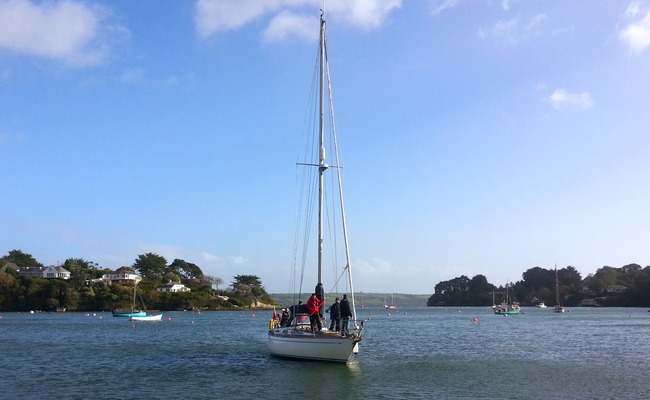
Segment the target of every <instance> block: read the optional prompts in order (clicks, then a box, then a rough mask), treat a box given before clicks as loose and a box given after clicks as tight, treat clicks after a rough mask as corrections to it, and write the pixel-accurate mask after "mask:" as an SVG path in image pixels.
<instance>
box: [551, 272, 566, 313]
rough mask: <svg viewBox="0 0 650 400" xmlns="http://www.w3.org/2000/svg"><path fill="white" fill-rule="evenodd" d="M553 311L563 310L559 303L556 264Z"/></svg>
mask: <svg viewBox="0 0 650 400" xmlns="http://www.w3.org/2000/svg"><path fill="white" fill-rule="evenodd" d="M553 312H557V313H563V312H564V307H562V303H560V282H559V281H558V279H557V265H556V266H555V307H553Z"/></svg>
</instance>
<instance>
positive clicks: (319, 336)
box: [268, 13, 363, 363]
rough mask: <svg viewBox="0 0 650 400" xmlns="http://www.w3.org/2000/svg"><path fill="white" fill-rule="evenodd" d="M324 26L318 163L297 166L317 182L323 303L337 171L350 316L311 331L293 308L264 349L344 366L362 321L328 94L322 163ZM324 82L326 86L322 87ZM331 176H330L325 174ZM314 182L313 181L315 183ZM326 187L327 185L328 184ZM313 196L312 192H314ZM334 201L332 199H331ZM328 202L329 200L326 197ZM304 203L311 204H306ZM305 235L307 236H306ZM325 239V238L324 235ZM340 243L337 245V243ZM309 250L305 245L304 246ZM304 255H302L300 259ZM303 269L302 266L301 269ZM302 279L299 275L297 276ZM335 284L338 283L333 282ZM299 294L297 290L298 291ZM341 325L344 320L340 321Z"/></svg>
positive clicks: (323, 32)
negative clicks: (328, 219)
mask: <svg viewBox="0 0 650 400" xmlns="http://www.w3.org/2000/svg"><path fill="white" fill-rule="evenodd" d="M325 28H326V24H325V18H324V15H323V13H321V16H320V44H319V56H318V58H319V62H318V66H319V68H318V73H319V79H318V86H319V88H318V94H319V101H318V113H319V116H318V143H317V148H316V150H317V151H316V152H315V153H314V157H318V160H315V161H314V162H313V163H305V164H302V163H301V164H299V165H301V166H304V167H306V168H305V172H312V173H315V174H317V175H316V176H315V180H317V181H318V188H317V189H318V190H317V195H316V196H315V197H316V198H317V199H318V213H317V216H318V229H317V231H318V238H317V242H316V250H317V254H316V256H317V273H318V277H317V279H318V282H317V284H316V289H315V291H314V293H315V294H316V297H318V298H319V299H320V300H321V301H323V302H324V300H325V295H324V286H323V279H322V271H323V258H324V249H325V248H327V249H328V250H330V248H331V247H333V243H332V244H331V246H326V245H325V243H324V240H323V237H324V234H323V231H324V215H325V207H324V206H325V202H324V200H325V189H326V187H325V184H324V183H325V179H324V177H325V173H326V172H327V171H328V170H331V169H334V170H336V171H337V174H336V178H337V184H333V185H332V187H337V189H338V199H337V200H338V203H339V204H338V205H337V208H338V210H337V213H338V214H339V215H340V217H339V218H340V220H339V221H338V223H340V228H339V229H340V231H341V232H342V235H343V240H342V244H343V246H344V253H345V262H346V265H345V268H344V272H345V273H346V274H347V281H348V284H349V290H350V293H351V296H350V299H349V304H350V311H351V314H352V316H351V317H350V321H349V324H350V326H349V329H348V332H343V333H339V332H336V331H329V330H328V329H326V328H325V329H323V330H315V331H312V328H311V326H310V323H309V318H307V315H306V314H303V313H302V311H301V308H300V307H299V306H294V307H293V308H292V309H293V310H294V311H297V313H296V314H295V315H292V317H293V318H292V319H291V323H290V324H288V326H277V324H275V323H273V321H272V324H271V325H270V326H269V328H270V329H269V331H268V346H269V352H270V353H271V355H273V356H277V357H283V358H290V359H304V360H318V361H331V362H339V363H346V362H348V360H349V359H350V357H351V356H352V354H353V353H354V354H356V353H358V351H359V342H360V341H361V332H362V330H363V322H361V324H359V325H358V324H357V316H356V309H355V304H354V290H353V289H352V275H351V262H350V252H349V249H348V237H347V227H346V220H345V210H344V207H343V191H342V183H341V166H340V165H339V155H338V144H337V140H336V130H335V129H333V126H334V124H333V110H332V104H331V93H329V100H330V103H329V106H330V108H329V113H330V114H329V116H330V117H331V121H332V122H330V124H331V125H332V132H331V134H332V140H331V141H332V143H329V146H331V148H332V149H333V150H334V154H335V163H336V164H335V165H333V166H330V165H328V164H327V163H326V160H325V147H326V143H325V96H326V90H327V91H328V92H331V90H330V88H331V87H330V85H329V82H330V81H329V68H328V64H327V51H326V41H325V36H326V29H325ZM326 81H327V85H326ZM328 176H331V175H328ZM315 180H314V182H315ZM328 186H329V185H328ZM314 194H316V193H314ZM334 198H336V196H335V197H334ZM328 199H330V197H328ZM308 203H311V202H309V201H308ZM306 208H307V209H308V210H312V209H313V207H309V206H307V207H306ZM306 214H309V215H312V216H313V214H314V213H309V212H307V213H306ZM331 214H333V213H328V214H327V215H329V216H331ZM305 226H309V223H306V225H305ZM306 236H307V235H306ZM328 237H329V236H328ZM305 242H306V243H307V242H308V238H307V237H305ZM339 243H340V242H339ZM304 247H305V248H309V246H306V245H305V246H304ZM305 258H306V256H303V257H302V259H303V260H304V259H305ZM303 268H304V267H303ZM301 276H302V274H301ZM337 282H338V281H337ZM299 292H300V291H299ZM323 308H324V307H323V305H321V307H320V310H321V312H320V314H321V315H322V314H323V311H324V310H323ZM344 324H345V321H344Z"/></svg>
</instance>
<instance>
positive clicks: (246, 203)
mask: <svg viewBox="0 0 650 400" xmlns="http://www.w3.org/2000/svg"><path fill="white" fill-rule="evenodd" d="M321 7H322V1H319V0H317V1H313V0H275V1H270V0H221V1H220V0H212V1H209V0H200V1H194V2H192V1H180V0H178V1H165V2H159V1H151V0H149V1H147V0H140V1H127V0H119V1H84V2H81V1H28V0H0V160H1V161H2V168H1V170H2V173H1V174H0V176H1V177H2V180H1V182H2V186H3V194H2V196H1V197H0V254H6V252H8V251H9V250H12V249H20V250H22V251H25V252H27V253H30V254H32V255H33V256H34V257H35V258H36V259H37V260H39V261H40V262H42V263H43V264H46V265H49V264H57V263H61V262H63V261H64V260H65V259H67V258H70V257H78V258H84V259H86V260H91V261H95V262H97V263H99V264H100V265H101V266H102V267H107V268H118V267H120V266H123V265H131V264H132V263H133V261H134V260H135V258H136V257H137V256H138V255H139V254H143V253H146V252H154V253H158V254H160V255H163V256H165V257H166V258H167V259H168V261H170V262H171V261H172V260H173V259H175V258H181V259H184V260H186V261H188V262H192V263H195V264H197V265H199V266H200V267H201V268H202V269H203V271H204V272H205V273H207V274H211V275H216V276H219V277H221V278H222V279H224V280H225V281H226V282H227V283H228V282H231V281H232V277H233V276H235V275H237V274H255V275H257V276H259V277H260V278H261V280H262V282H263V283H264V285H265V287H266V288H267V290H269V291H271V292H286V291H288V290H289V286H288V283H287V277H286V274H287V273H288V271H289V267H290V263H291V259H292V248H293V231H294V226H293V225H294V214H295V207H294V204H295V192H296V188H295V174H296V166H295V162H296V160H297V156H298V154H299V150H300V149H299V146H298V143H299V135H300V132H301V127H302V124H303V118H304V110H305V109H306V99H307V97H308V93H309V88H310V83H311V77H312V70H313V62H314V57H315V53H316V36H317V34H318V16H319V11H318V10H319V8H321ZM326 11H327V19H328V41H329V56H330V68H331V71H332V76H333V86H334V95H335V99H334V101H335V106H336V115H337V130H338V132H339V136H340V138H341V145H342V148H343V152H344V155H345V166H346V170H345V174H346V175H345V183H346V194H347V203H346V206H347V211H348V214H349V216H348V218H349V221H348V223H349V230H350V241H351V252H352V261H353V268H354V275H355V288H356V289H357V290H360V291H366V292H400V293H433V291H434V286H435V285H436V284H437V283H438V282H439V281H442V280H448V279H452V278H454V277H457V276H460V275H467V276H469V277H472V276H474V275H477V274H483V275H485V276H486V277H487V278H488V281H490V282H491V283H494V284H497V285H498V284H503V283H505V282H506V281H508V280H510V281H516V280H519V279H521V273H522V272H524V271H525V270H527V269H528V268H531V267H535V266H540V267H543V268H552V267H553V266H554V265H555V264H557V265H558V267H564V266H567V265H572V266H574V267H575V268H577V270H578V271H580V272H581V273H582V275H583V277H584V276H587V274H589V273H594V272H595V271H596V270H597V269H598V268H600V267H602V266H604V265H609V266H613V267H621V266H623V265H625V264H628V263H639V264H641V265H642V266H646V265H648V264H650V246H649V245H648V244H649V243H650V213H649V212H648V205H649V204H650V185H648V180H649V177H650V156H648V149H649V148H650V130H649V129H648V126H649V121H650V120H649V119H648V115H649V114H648V110H649V109H650V74H648V71H649V70H650V2H648V1H601V2H593V1H587V0H585V1H577V0H570V1H564V2H557V1H524V0H521V1H518V0H510V1H506V0H504V1H481V0H467V1H463V0H456V1H453V0H446V1H426V0H422V1H407V0H383V1H382V0H365V1H350V0H336V1H328V2H327V4H326Z"/></svg>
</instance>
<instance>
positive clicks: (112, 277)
mask: <svg viewBox="0 0 650 400" xmlns="http://www.w3.org/2000/svg"><path fill="white" fill-rule="evenodd" d="M102 280H103V281H104V282H109V283H112V282H135V283H136V284H137V283H140V281H141V280H142V277H141V276H140V275H138V274H136V273H135V272H133V271H129V270H118V271H108V272H107V273H105V274H104V275H102Z"/></svg>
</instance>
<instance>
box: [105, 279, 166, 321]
mask: <svg viewBox="0 0 650 400" xmlns="http://www.w3.org/2000/svg"><path fill="white" fill-rule="evenodd" d="M137 291H138V284H137V283H136V284H134V285H133V303H132V305H131V309H125V308H121V309H119V308H118V309H115V310H113V316H114V317H128V318H129V321H160V320H162V314H156V315H148V314H147V312H146V311H143V310H137V309H136V308H135V296H136V293H137Z"/></svg>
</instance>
